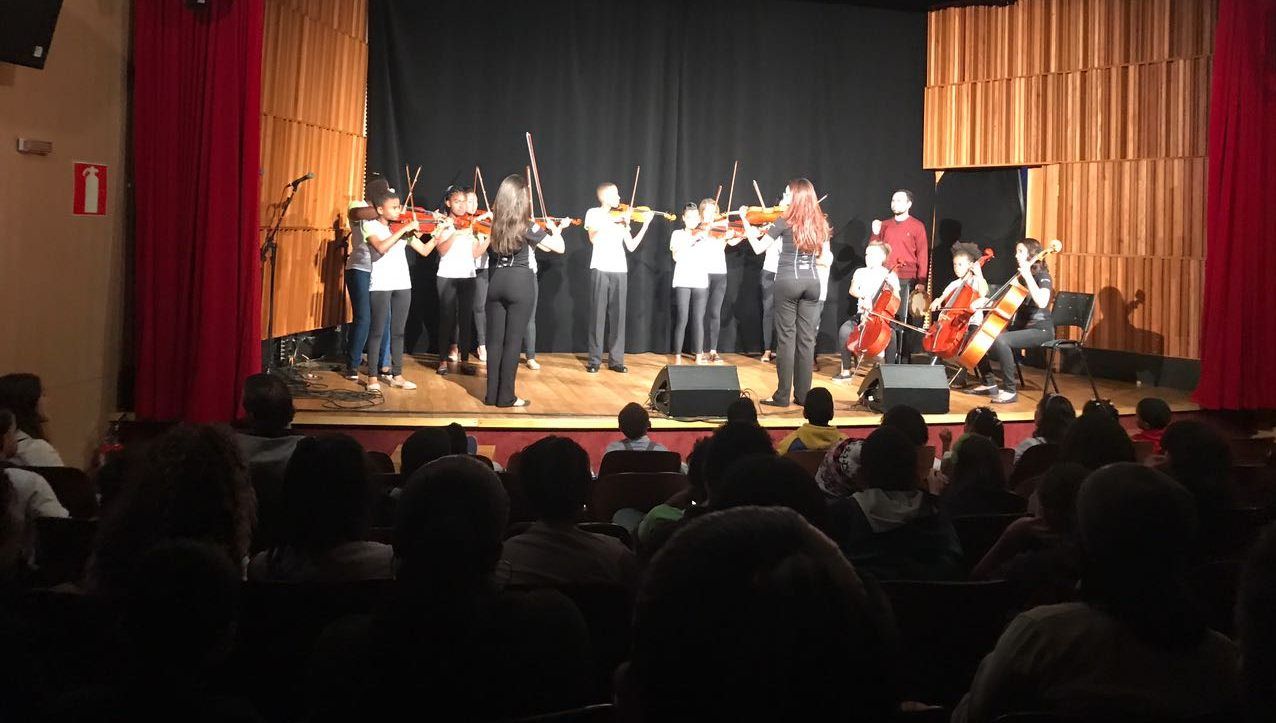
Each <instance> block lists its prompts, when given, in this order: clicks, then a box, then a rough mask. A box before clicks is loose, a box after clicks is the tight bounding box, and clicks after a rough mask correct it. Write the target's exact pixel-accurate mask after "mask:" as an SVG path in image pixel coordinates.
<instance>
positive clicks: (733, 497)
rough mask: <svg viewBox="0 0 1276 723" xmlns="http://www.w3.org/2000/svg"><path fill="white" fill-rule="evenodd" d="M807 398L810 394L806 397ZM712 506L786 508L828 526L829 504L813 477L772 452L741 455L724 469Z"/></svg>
mask: <svg viewBox="0 0 1276 723" xmlns="http://www.w3.org/2000/svg"><path fill="white" fill-rule="evenodd" d="M808 399H809V397H808ZM718 487H719V488H718V493H717V494H715V495H714V497H713V509H715V510H726V509H730V508H732V507H749V506H755V507H787V508H789V509H791V510H793V511H794V512H796V513H798V514H799V515H802V517H803V519H805V520H806V521H807V522H810V523H811V524H812V525H814V526H815V527H816V528H817V529H820V530H827V529H828V505H827V503H826V502H825V501H824V495H822V494H820V488H819V487H817V486H816V485H815V480H814V479H812V478H811V475H809V474H807V472H806V470H804V469H802V466H801V465H799V464H798V463H797V462H794V461H793V460H791V459H785V458H783V457H777V456H775V455H772V454H751V455H747V456H745V457H741V458H740V459H739V460H737V461H736V462H735V464H733V465H731V466H730V467H728V468H727V473H726V476H725V477H724V478H723V480H722V483H721V484H720V485H719V486H718Z"/></svg>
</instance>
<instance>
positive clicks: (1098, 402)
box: [1081, 399, 1121, 420]
mask: <svg viewBox="0 0 1276 723" xmlns="http://www.w3.org/2000/svg"><path fill="white" fill-rule="evenodd" d="M1088 414H1103V415H1107V416H1109V417H1111V418H1112V419H1115V420H1120V419H1121V413H1120V412H1118V411H1117V408H1116V407H1115V406H1114V405H1113V404H1112V402H1110V401H1108V400H1106V399H1091V400H1090V401H1088V402H1086V403H1085V404H1084V405H1083V406H1082V407H1081V416H1083V417H1084V416H1086V415H1088Z"/></svg>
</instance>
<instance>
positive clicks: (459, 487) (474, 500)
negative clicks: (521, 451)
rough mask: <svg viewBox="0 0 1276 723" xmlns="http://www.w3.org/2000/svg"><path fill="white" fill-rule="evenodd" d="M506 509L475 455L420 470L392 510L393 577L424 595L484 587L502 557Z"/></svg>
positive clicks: (497, 484)
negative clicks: (394, 573) (393, 513)
mask: <svg viewBox="0 0 1276 723" xmlns="http://www.w3.org/2000/svg"><path fill="white" fill-rule="evenodd" d="M509 508H510V505H509V495H508V494H506V492H505V487H504V486H503V485H502V484H501V480H500V478H499V477H497V476H496V473H495V472H493V471H492V470H491V469H490V468H489V467H488V466H487V465H485V464H483V463H482V462H480V461H478V460H477V459H474V458H473V457H467V456H464V455H451V456H448V457H443V458H442V459H436V460H434V461H433V462H431V463H429V464H427V465H425V466H424V467H422V468H421V469H418V470H417V471H416V472H414V473H413V474H412V477H411V478H409V479H408V481H407V484H406V486H405V487H404V488H403V495H402V496H401V497H399V504H398V507H397V510H396V513H397V518H396V520H395V525H394V537H393V543H394V557H395V561H396V564H397V565H398V569H397V572H396V579H398V581H399V582H400V584H401V585H403V586H405V587H406V588H407V589H408V590H411V591H415V592H418V593H424V594H427V595H447V594H460V593H464V592H466V591H472V590H476V589H480V588H482V587H484V586H485V584H486V580H487V578H488V576H489V575H490V574H491V573H492V571H493V570H494V569H496V563H497V562H499V561H500V559H501V542H502V540H503V538H504V535H505V526H506V525H507V524H508V523H509Z"/></svg>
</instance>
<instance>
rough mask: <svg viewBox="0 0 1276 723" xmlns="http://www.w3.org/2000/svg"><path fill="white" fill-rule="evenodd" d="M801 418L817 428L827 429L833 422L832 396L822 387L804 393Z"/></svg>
mask: <svg viewBox="0 0 1276 723" xmlns="http://www.w3.org/2000/svg"><path fill="white" fill-rule="evenodd" d="M802 416H804V417H806V421H808V422H810V423H811V424H814V425H815V426H817V427H827V426H829V422H831V421H833V395H832V394H830V393H829V390H827V389H825V388H824V387H815V388H814V389H812V390H811V391H809V392H807V393H806V402H805V403H804V404H803V405H802Z"/></svg>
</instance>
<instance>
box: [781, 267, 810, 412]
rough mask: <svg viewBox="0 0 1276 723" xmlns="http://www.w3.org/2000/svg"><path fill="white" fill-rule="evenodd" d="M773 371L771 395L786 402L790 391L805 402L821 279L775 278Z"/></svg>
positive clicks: (795, 398)
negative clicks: (772, 391)
mask: <svg viewBox="0 0 1276 723" xmlns="http://www.w3.org/2000/svg"><path fill="white" fill-rule="evenodd" d="M774 291H775V336H776V343H775V347H776V349H775V354H776V359H775V372H776V376H777V378H778V381H779V384H778V388H777V389H776V390H775V395H774V396H773V397H772V399H773V400H774V401H776V402H780V403H781V404H787V403H788V402H789V397H790V395H792V398H793V401H795V402H797V403H798V404H805V403H806V393H807V392H808V391H810V390H811V359H812V355H814V354H815V327H816V323H817V321H818V315H819V309H820V281H819V279H817V278H814V277H812V278H793V276H792V275H788V276H786V275H777V276H776V279H775V289H774Z"/></svg>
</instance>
